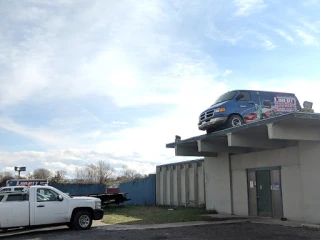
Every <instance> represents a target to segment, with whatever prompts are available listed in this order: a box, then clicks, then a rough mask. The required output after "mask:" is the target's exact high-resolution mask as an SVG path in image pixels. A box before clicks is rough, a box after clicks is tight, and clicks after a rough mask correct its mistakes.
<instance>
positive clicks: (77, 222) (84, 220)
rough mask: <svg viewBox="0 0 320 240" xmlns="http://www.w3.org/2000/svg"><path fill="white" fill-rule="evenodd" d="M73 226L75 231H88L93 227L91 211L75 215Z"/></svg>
mask: <svg viewBox="0 0 320 240" xmlns="http://www.w3.org/2000/svg"><path fill="white" fill-rule="evenodd" d="M71 224H72V225H73V228H74V229H75V230H88V229H89V228H90V227H91V225H92V215H91V213H90V212H89V211H85V210H83V211H79V212H77V213H76V214H75V215H74V217H73V219H72V222H71Z"/></svg>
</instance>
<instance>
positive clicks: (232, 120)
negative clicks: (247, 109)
mask: <svg viewBox="0 0 320 240" xmlns="http://www.w3.org/2000/svg"><path fill="white" fill-rule="evenodd" d="M241 125H243V119H242V117H241V116H239V115H231V116H230V117H229V119H228V122H227V126H228V127H229V128H230V127H238V126H241Z"/></svg>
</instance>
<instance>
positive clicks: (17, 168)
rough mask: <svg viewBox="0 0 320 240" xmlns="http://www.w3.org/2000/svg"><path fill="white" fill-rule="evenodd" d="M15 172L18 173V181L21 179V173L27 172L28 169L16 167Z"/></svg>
mask: <svg viewBox="0 0 320 240" xmlns="http://www.w3.org/2000/svg"><path fill="white" fill-rule="evenodd" d="M14 170H15V171H16V172H18V179H20V172H22V171H26V167H14Z"/></svg>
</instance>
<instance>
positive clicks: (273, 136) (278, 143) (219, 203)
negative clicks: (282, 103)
mask: <svg viewBox="0 0 320 240" xmlns="http://www.w3.org/2000/svg"><path fill="white" fill-rule="evenodd" d="M167 148H174V149H175V154H176V156H202V157H204V172H205V202H206V208H207V209H216V210H217V211H218V212H220V213H227V214H236V215H248V216H269V217H275V218H280V217H286V218H288V219H289V220H296V221H304V222H311V223H319V222H320V187H319V186H320V175H319V172H320V115H319V114H308V113H290V114H286V115H283V116H279V117H273V118H269V119H266V120H262V121H258V122H254V123H250V124H246V125H243V126H240V127H235V128H230V129H226V130H222V131H219V132H214V133H211V134H206V135H201V136H197V137H193V138H189V139H185V140H180V141H176V142H173V143H169V144H167Z"/></svg>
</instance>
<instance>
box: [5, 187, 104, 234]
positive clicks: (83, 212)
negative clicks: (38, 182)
mask: <svg viewBox="0 0 320 240" xmlns="http://www.w3.org/2000/svg"><path fill="white" fill-rule="evenodd" d="M0 194H1V193H0ZM3 194H8V193H3ZM103 214H104V211H103V209H101V200H100V199H98V198H93V197H70V196H68V195H67V194H65V193H63V192H61V191H59V190H58V189H56V188H53V187H50V186H31V187H30V188H29V190H28V191H27V192H15V194H12V196H11V197H7V199H6V201H2V202H1V201H0V232H5V231H7V229H9V228H16V227H41V226H47V225H68V227H70V228H73V229H76V230H86V229H89V228H90V227H91V225H92V220H100V219H102V217H103Z"/></svg>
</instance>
